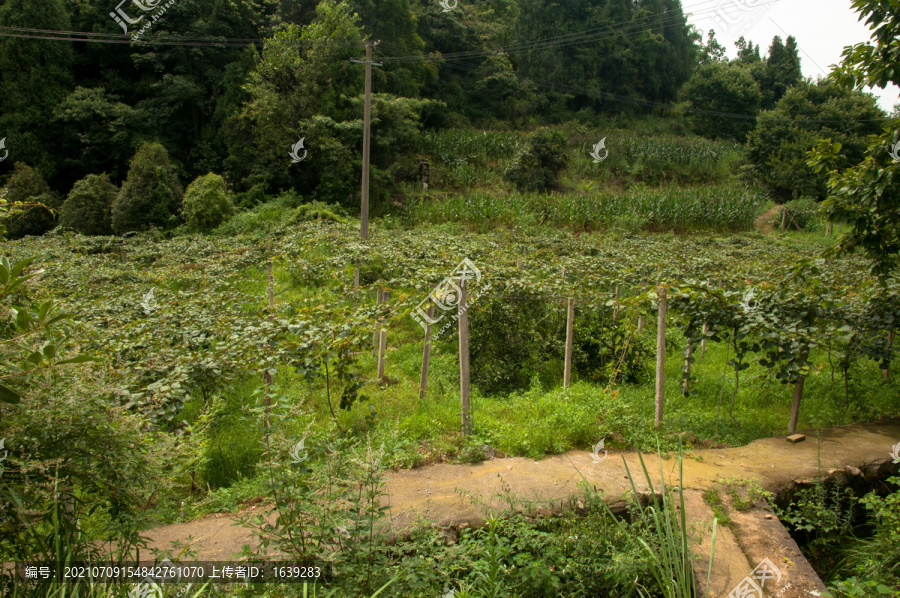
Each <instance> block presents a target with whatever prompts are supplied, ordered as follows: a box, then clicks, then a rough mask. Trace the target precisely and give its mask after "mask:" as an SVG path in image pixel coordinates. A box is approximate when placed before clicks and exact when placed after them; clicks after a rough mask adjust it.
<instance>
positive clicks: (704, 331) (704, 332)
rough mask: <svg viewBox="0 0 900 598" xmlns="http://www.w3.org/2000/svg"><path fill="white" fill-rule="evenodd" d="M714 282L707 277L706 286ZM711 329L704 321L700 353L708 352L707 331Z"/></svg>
mask: <svg viewBox="0 0 900 598" xmlns="http://www.w3.org/2000/svg"><path fill="white" fill-rule="evenodd" d="M711 284H712V280H711V279H709V278H707V279H706V286H707V287H709V286H710V285H711ZM708 331H709V324H708V323H707V322H703V340H701V341H700V354H701V355H702V354H704V353H706V333H707V332H708Z"/></svg>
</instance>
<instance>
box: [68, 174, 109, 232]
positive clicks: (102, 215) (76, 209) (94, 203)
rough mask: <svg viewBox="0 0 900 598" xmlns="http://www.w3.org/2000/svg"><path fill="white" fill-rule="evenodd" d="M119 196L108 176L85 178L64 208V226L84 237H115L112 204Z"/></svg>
mask: <svg viewBox="0 0 900 598" xmlns="http://www.w3.org/2000/svg"><path fill="white" fill-rule="evenodd" d="M118 193H119V189H118V187H116V186H115V185H113V184H112V183H111V182H109V176H108V175H106V174H105V173H104V174H90V175H88V176H86V177H84V178H83V179H81V180H80V181H78V182H77V183H75V185H74V186H73V187H72V190H71V191H70V192H69V196H68V197H67V198H66V202H65V203H64V204H63V206H62V208H60V211H59V224H60V226H63V227H66V228H71V229H74V230H76V231H78V232H79V233H81V234H82V235H111V234H112V204H113V202H114V201H115V200H116V195H118Z"/></svg>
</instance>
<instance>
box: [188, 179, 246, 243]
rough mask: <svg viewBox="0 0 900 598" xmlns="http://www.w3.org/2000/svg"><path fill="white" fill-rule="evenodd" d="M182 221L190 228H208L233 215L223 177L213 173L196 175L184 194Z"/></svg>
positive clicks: (232, 205) (232, 207) (232, 206)
mask: <svg viewBox="0 0 900 598" xmlns="http://www.w3.org/2000/svg"><path fill="white" fill-rule="evenodd" d="M182 215H183V217H184V221H185V222H186V223H187V224H188V226H190V227H191V228H194V229H198V230H210V229H213V228H215V227H217V226H219V225H220V224H222V223H223V222H226V221H228V220H229V219H230V218H231V216H232V215H234V204H233V203H232V201H231V196H230V195H229V193H228V189H227V188H226V187H225V179H223V178H222V177H221V176H219V175H217V174H213V173H209V174H207V175H205V176H201V177H197V180H195V181H194V182H193V183H191V184H190V185H188V188H187V191H186V192H185V194H184V211H183V213H182Z"/></svg>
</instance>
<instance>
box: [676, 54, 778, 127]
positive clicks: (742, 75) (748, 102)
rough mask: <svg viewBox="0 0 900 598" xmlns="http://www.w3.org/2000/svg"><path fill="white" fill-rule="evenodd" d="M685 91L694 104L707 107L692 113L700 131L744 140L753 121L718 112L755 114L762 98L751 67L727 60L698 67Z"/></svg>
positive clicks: (686, 96) (692, 104) (694, 105)
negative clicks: (729, 62)
mask: <svg viewBox="0 0 900 598" xmlns="http://www.w3.org/2000/svg"><path fill="white" fill-rule="evenodd" d="M682 94H683V96H684V98H685V99H686V100H687V101H688V102H690V104H691V107H692V108H696V109H698V110H703V111H704V112H699V113H697V114H696V115H695V116H694V117H693V127H694V131H695V132H696V133H697V134H699V135H703V136H704V137H711V138H714V139H718V138H724V139H734V140H735V141H741V142H743V141H744V140H745V139H746V136H747V133H748V132H749V131H750V130H751V129H752V128H753V124H754V121H753V120H752V119H741V118H732V117H730V116H728V115H719V114H715V113H716V112H730V113H734V114H745V115H750V116H755V115H756V113H757V112H759V105H760V101H761V92H760V90H759V84H758V83H757V82H756V80H754V79H753V75H752V74H751V73H750V70H749V69H748V68H746V67H744V66H741V65H738V64H728V63H724V62H711V63H709V64H704V65H702V66H700V67H698V68H697V70H696V71H694V74H693V75H692V76H691V79H690V80H689V81H688V82H687V84H685V86H684V89H683V91H682Z"/></svg>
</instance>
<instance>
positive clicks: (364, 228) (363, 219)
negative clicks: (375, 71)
mask: <svg viewBox="0 0 900 598" xmlns="http://www.w3.org/2000/svg"><path fill="white" fill-rule="evenodd" d="M376 45H378V42H374V43H373V42H371V41H367V42H366V59H365V60H351V61H350V62H363V63H365V65H366V99H365V109H364V115H363V155H362V160H363V162H362V205H361V209H360V227H359V229H360V230H359V233H360V237H362V239H363V240H365V239H368V238H369V155H370V152H371V149H372V148H371V141H370V130H371V127H372V65H373V64H374V65H375V66H382V64H381V63H380V62H372V48H373V47H374V46H376Z"/></svg>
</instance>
